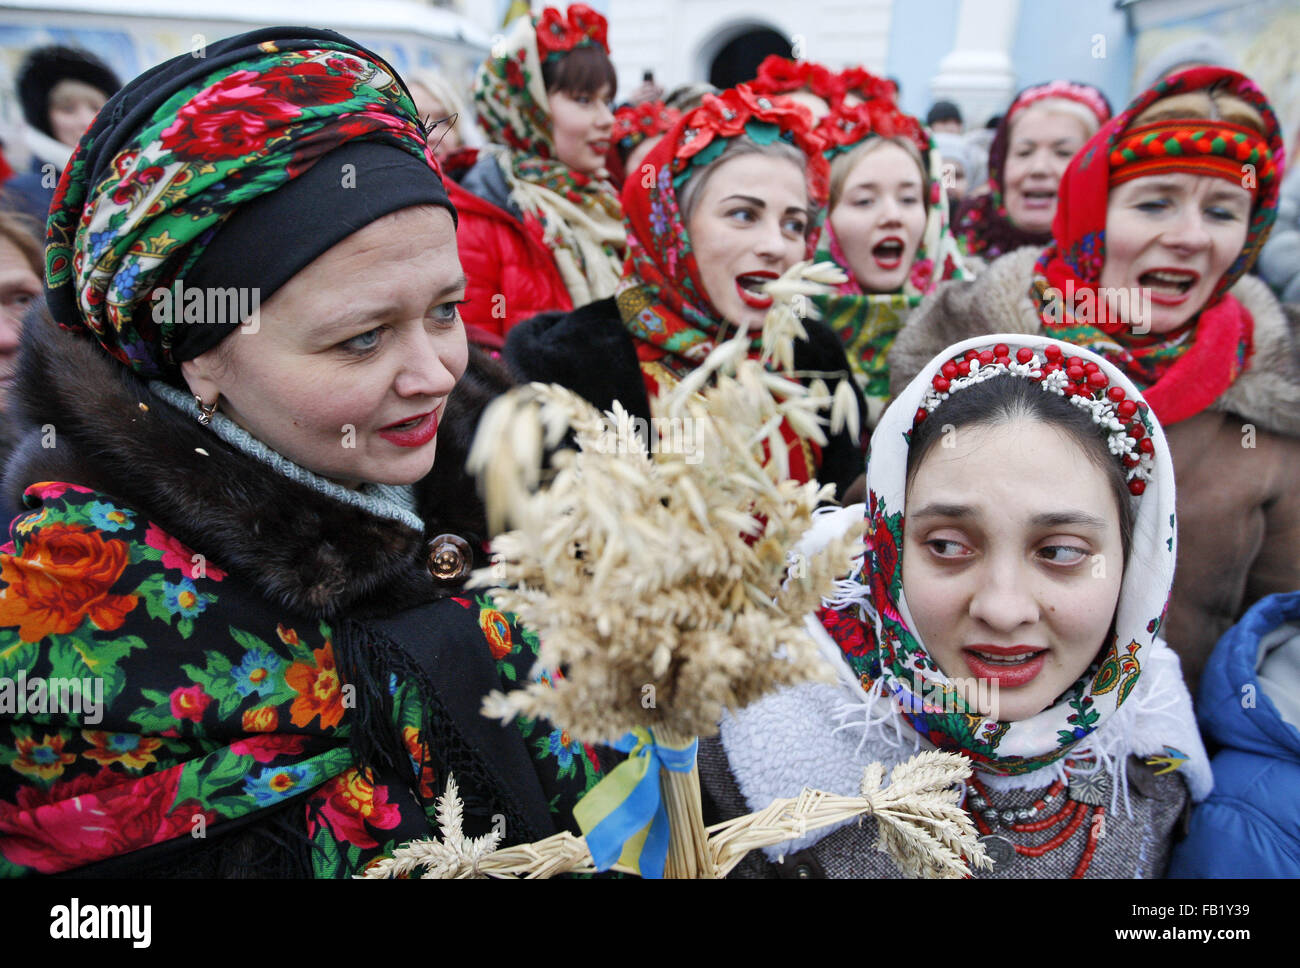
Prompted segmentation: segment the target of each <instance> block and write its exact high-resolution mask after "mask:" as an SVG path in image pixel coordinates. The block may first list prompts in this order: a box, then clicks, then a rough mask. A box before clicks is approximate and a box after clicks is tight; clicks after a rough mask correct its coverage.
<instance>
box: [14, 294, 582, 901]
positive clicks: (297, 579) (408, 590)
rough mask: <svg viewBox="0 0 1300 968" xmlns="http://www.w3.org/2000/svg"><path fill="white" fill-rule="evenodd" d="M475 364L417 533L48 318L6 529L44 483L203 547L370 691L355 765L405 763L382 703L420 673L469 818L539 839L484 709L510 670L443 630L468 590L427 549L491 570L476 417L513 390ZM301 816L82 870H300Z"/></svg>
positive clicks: (522, 783) (20, 403)
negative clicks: (220, 430) (243, 440)
mask: <svg viewBox="0 0 1300 968" xmlns="http://www.w3.org/2000/svg"><path fill="white" fill-rule="evenodd" d="M471 353H472V355H471V361H470V366H469V369H468V371H467V373H466V376H465V377H464V378H463V379H462V380H461V382H460V383H459V384H458V385H457V387H456V389H455V390H454V391H453V393H452V395H451V398H450V400H449V402H448V405H447V409H446V414H445V418H444V420H443V423H442V426H441V427H440V430H439V441H438V456H437V460H436V463H435V466H434V469H433V471H432V472H431V473H430V474H429V475H428V476H427V477H425V478H424V479H423V480H421V481H420V482H418V483H417V484H416V486H415V492H416V498H417V510H418V513H419V514H420V516H421V518H422V519H423V520H424V522H425V525H424V529H423V531H422V532H417V531H415V530H414V529H411V528H408V527H405V526H403V525H401V524H399V523H397V522H394V521H391V520H387V519H381V518H378V517H375V516H373V515H371V514H369V513H367V512H366V511H363V510H361V509H359V508H355V507H351V506H348V505H345V504H342V503H340V502H338V501H335V500H333V499H332V498H330V497H328V496H326V495H323V494H320V493H318V492H316V491H313V490H311V489H309V488H307V487H305V486H302V485H300V484H297V483H294V482H292V481H290V480H288V479H287V478H284V477H282V476H280V475H279V474H277V473H276V472H275V471H273V470H272V469H271V468H269V467H268V466H266V465H264V464H262V463H261V462H259V461H258V460H256V459H254V458H252V457H250V456H247V455H245V454H243V453H242V452H240V451H238V450H236V449H234V448H232V447H230V446H229V445H227V444H226V443H224V442H223V441H222V440H221V439H220V438H218V437H217V436H216V435H215V434H213V433H212V432H211V431H210V430H208V429H207V428H205V427H202V426H201V425H199V423H198V422H197V421H196V420H194V419H192V418H190V417H187V416H185V415H184V414H182V413H180V412H179V411H177V410H176V409H175V408H174V407H172V406H171V405H169V404H168V403H166V402H165V401H163V400H161V399H159V398H158V397H156V396H155V395H154V394H153V393H152V392H151V391H150V390H149V388H148V386H147V384H146V383H145V382H144V381H142V380H141V379H140V378H139V377H137V376H135V375H134V374H133V373H131V372H130V371H128V370H127V369H126V368H125V367H123V366H121V365H120V364H118V363H117V362H116V361H114V360H112V359H110V358H109V357H108V356H107V355H106V354H105V353H104V352H103V350H102V349H101V348H100V347H99V346H98V345H96V344H95V343H94V342H93V341H91V340H90V339H87V338H85V337H83V336H80V335H77V334H74V333H72V332H70V331H67V330H63V329H61V328H60V327H58V326H57V325H56V324H55V323H54V322H53V321H52V320H51V319H50V318H49V316H48V315H47V314H44V313H41V314H37V315H35V316H33V317H32V318H30V319H29V321H28V324H27V327H26V329H25V331H24V334H23V347H22V351H21V357H20V362H19V368H18V377H17V382H16V386H15V389H14V391H13V392H12V394H11V396H10V406H9V412H8V413H7V415H6V419H7V422H8V426H9V430H10V434H11V435H12V440H13V441H14V444H13V450H12V451H11V453H10V455H9V459H8V461H7V463H6V465H5V468H4V476H3V485H2V488H3V500H4V502H5V505H6V510H7V511H8V512H9V517H8V519H7V520H12V518H13V517H14V516H15V515H17V514H19V513H21V512H23V511H24V510H27V509H26V508H24V506H23V491H24V489H25V488H27V487H28V486H29V485H31V484H34V483H37V482H41V481H63V482H68V483H72V484H78V485H82V486H85V487H89V488H92V489H94V490H96V491H100V492H103V493H104V494H107V495H109V496H110V497H111V498H113V499H114V502H115V503H119V504H122V505H125V506H128V507H130V508H132V509H134V510H136V511H138V512H140V513H141V514H143V515H144V516H146V517H147V518H148V519H149V520H150V521H152V522H155V523H157V525H158V526H160V527H161V528H163V529H164V530H166V531H167V532H169V533H170V534H171V535H173V536H175V537H176V538H178V539H180V541H182V542H183V543H184V544H185V545H187V546H188V547H190V548H193V549H196V550H198V551H199V552H202V553H203V554H204V555H205V556H206V557H207V558H208V559H209V560H210V561H211V562H212V563H213V565H217V566H219V567H220V568H221V569H222V570H223V571H224V572H225V573H226V574H227V579H226V584H225V585H223V589H227V590H228V591H231V592H238V594H244V595H247V596H248V598H247V601H248V602H249V605H250V607H260V605H259V604H258V600H259V598H260V599H264V600H265V601H266V602H269V603H270V604H271V605H272V606H274V609H273V611H274V612H275V613H277V614H282V613H287V614H288V615H293V616H301V617H312V618H318V619H321V620H325V621H328V622H329V623H330V624H331V626H332V627H333V628H334V629H335V631H336V636H335V640H334V647H335V651H336V653H338V656H339V669H340V673H341V674H342V675H343V677H344V678H345V679H347V680H348V681H356V682H359V683H361V685H359V686H358V689H359V693H358V695H359V696H360V697H362V698H361V701H360V702H359V704H358V711H357V714H356V715H357V719H355V720H354V724H353V729H352V749H353V754H354V758H355V762H357V763H358V764H366V763H371V762H380V763H382V762H398V761H399V759H400V760H401V761H403V762H404V761H405V758H406V754H405V753H404V752H402V748H401V747H400V746H398V745H396V744H399V743H400V742H401V741H400V737H397V734H396V732H395V731H394V730H393V729H392V727H391V724H390V723H389V721H388V719H387V718H385V714H381V713H382V709H383V706H384V703H385V702H386V699H385V698H384V696H383V695H382V694H384V693H386V692H387V689H388V688H389V687H388V684H389V683H390V681H391V679H390V676H391V675H397V676H399V678H400V677H406V678H408V679H411V680H413V681H414V682H415V683H416V685H417V686H418V688H419V690H420V695H421V697H422V698H423V699H424V705H425V708H427V709H429V710H431V712H430V713H429V716H430V720H429V724H428V729H429V733H428V734H427V735H428V736H429V738H430V747H431V748H432V749H433V751H434V752H433V755H434V757H435V767H436V773H437V775H438V776H439V777H440V778H442V777H445V776H447V775H448V774H450V773H452V772H454V773H455V776H456V779H457V781H458V782H459V783H460V785H461V789H462V794H463V795H464V796H465V797H466V802H467V810H468V804H469V803H470V802H471V800H470V797H471V796H473V797H474V798H475V802H477V803H479V804H481V805H482V810H481V811H480V812H482V813H484V815H485V816H491V815H494V814H495V813H496V812H498V811H499V812H500V814H501V815H502V816H505V817H507V818H509V821H508V822H509V827H508V829H510V831H511V838H510V839H511V841H512V842H520V841H527V840H534V839H540V838H542V837H545V836H548V835H550V834H552V833H554V832H556V830H557V829H558V827H557V824H558V825H565V824H567V819H566V818H565V817H563V816H561V815H556V814H553V811H552V808H551V804H550V800H551V799H552V798H551V797H550V796H549V795H548V793H547V792H546V791H545V790H544V789H543V786H542V785H541V782H540V781H539V776H538V774H537V772H535V770H534V767H533V764H532V757H531V754H530V752H529V750H528V749H527V748H526V746H525V742H524V739H523V737H522V736H521V735H520V733H519V732H518V731H516V730H514V729H510V728H502V727H501V726H500V724H498V723H495V722H493V721H490V720H488V719H486V718H484V717H483V716H482V715H480V713H479V708H478V707H479V702H480V699H481V697H482V696H483V695H484V694H485V693H486V692H487V691H489V690H490V689H494V688H497V689H499V688H502V685H503V684H502V679H501V676H500V674H499V673H498V671H497V666H496V664H495V662H494V660H493V658H492V656H491V653H490V652H489V651H488V649H487V648H486V647H483V648H466V647H463V646H464V642H463V641H462V640H460V639H455V638H449V637H448V636H445V635H443V634H442V630H441V628H440V624H439V623H440V619H439V618H438V616H439V615H442V614H445V612H443V611H442V610H441V608H443V607H446V606H447V605H448V603H446V602H442V601H440V600H441V599H443V598H445V597H446V596H448V595H449V594H452V593H453V592H454V591H456V590H457V589H456V588H455V587H448V586H440V585H439V584H438V583H436V582H435V580H434V579H433V577H432V576H431V574H430V572H429V569H428V558H429V550H428V547H427V543H428V541H429V539H430V538H432V537H433V536H435V535H438V534H441V533H445V532H451V533H454V534H458V535H460V536H461V537H463V538H465V539H466V540H467V541H468V542H469V544H470V546H471V548H473V549H474V551H475V553H476V556H478V558H479V560H478V561H477V562H475V564H478V565H481V564H482V563H483V560H482V552H481V547H482V542H483V539H484V537H485V527H484V524H483V513H482V512H483V509H482V506H481V504H480V503H479V501H478V498H477V497H476V495H475V489H474V486H473V482H472V481H471V479H470V478H469V477H468V476H467V475H466V473H465V471H464V470H463V466H464V459H465V455H466V453H467V451H468V447H469V444H470V441H471V440H472V437H473V434H474V430H475V428H476V425H477V420H478V416H479V414H480V413H481V411H482V409H483V408H484V406H485V405H486V403H487V402H488V401H489V400H490V399H491V398H492V397H493V396H495V395H496V394H497V393H499V392H500V391H501V390H502V389H504V388H505V387H507V386H508V384H509V380H508V377H506V375H505V372H504V369H503V368H502V367H500V366H499V365H498V364H496V363H494V362H493V361H492V360H491V359H489V358H487V357H486V356H482V355H478V354H477V353H476V352H475V351H471ZM241 589H242V591H240V590H241ZM377 642H378V643H386V644H385V645H383V646H379V645H374V646H372V645H371V643H377ZM480 644H482V643H480ZM195 648H196V649H198V648H199V644H198V643H197V642H196V645H195ZM353 673H355V678H354V676H353ZM376 683H379V684H382V688H381V687H380V686H378V685H376ZM375 697H378V698H377V699H376V698H375ZM372 700H373V701H372ZM367 703H369V705H367ZM367 709H369V710H370V712H366V710H367ZM376 710H380V711H381V712H376ZM389 734H392V735H389ZM395 737H396V738H395ZM295 810H296V814H295ZM302 815H303V812H302V808H301V806H300V805H297V806H295V805H294V804H293V803H290V804H289V805H288V806H286V808H285V809H283V810H279V809H277V810H276V811H271V812H269V814H268V815H258V819H257V820H256V821H255V822H253V823H250V824H248V826H246V827H243V828H240V829H237V830H235V831H234V832H232V833H229V834H226V835H224V836H221V837H216V838H213V839H212V841H211V842H209V843H206V844H203V845H201V846H197V845H195V844H193V843H191V842H190V838H188V837H184V838H179V839H178V840H177V841H175V842H171V843H168V844H159V845H156V847H150V848H145V849H144V850H140V851H136V852H134V853H131V854H126V855H123V856H120V857H116V858H112V859H110V860H109V861H105V862H100V863H98V864H93V865H91V866H90V867H89V868H79V869H78V870H76V872H75V874H76V876H80V877H93V876H131V877H158V876H209V877H210V876H250V875H253V876H257V875H266V874H274V875H280V876H283V875H305V874H307V873H309V871H310V855H309V854H307V853H305V852H304V846H303V840H302V830H301V827H302V823H303V820H302ZM467 819H468V818H467ZM295 837H296V838H297V839H295ZM145 855H147V856H145Z"/></svg>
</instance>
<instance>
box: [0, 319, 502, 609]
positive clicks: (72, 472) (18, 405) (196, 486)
mask: <svg viewBox="0 0 1300 968" xmlns="http://www.w3.org/2000/svg"><path fill="white" fill-rule="evenodd" d="M471 368H472V373H471V374H468V375H467V379H466V380H465V381H464V385H465V389H464V391H463V392H462V390H461V387H460V386H459V385H458V387H457V390H456V391H455V392H453V394H452V397H451V400H449V401H448V405H447V414H446V418H445V419H444V422H443V428H442V429H440V432H439V440H438V458H437V462H436V464H435V466H434V470H433V471H432V472H431V473H430V474H429V475H428V476H427V477H426V478H425V479H424V480H422V481H420V482H418V483H417V484H416V487H415V491H416V498H417V511H418V513H419V514H420V516H421V517H422V518H423V519H424V521H425V522H426V524H425V528H424V533H423V534H420V533H417V532H416V531H414V530H412V529H410V528H407V527H404V526H402V525H400V524H398V523H396V522H394V521H391V520H388V519H385V518H378V517H375V516H373V515H371V514H369V513H368V512H366V511H363V510H361V509H360V508H355V507H352V506H350V505H346V504H342V503H340V502H338V501H335V500H333V499H331V498H329V497H327V496H325V495H323V494H320V493H318V492H316V491H313V490H311V489H310V488H308V487H305V486H302V485H300V484H296V483H294V482H292V481H289V480H288V479H286V478H283V477H281V476H280V475H278V474H276V473H275V472H274V471H272V470H271V469H270V468H269V467H267V466H266V465H265V464H262V463H261V462H260V461H257V460H256V459H254V458H252V457H249V456H247V455H246V454H243V453H242V452H240V451H238V450H236V449H234V448H232V447H230V446H229V445H227V444H226V443H224V442H223V441H222V440H221V439H220V438H218V437H217V436H216V435H215V434H213V433H211V432H210V431H208V430H206V429H205V428H203V427H201V426H200V425H199V424H198V422H197V421H195V420H193V419H191V418H189V417H187V416H186V415H184V414H182V413H180V412H178V411H177V410H175V409H174V408H173V407H171V406H170V405H168V404H167V403H165V402H164V401H162V400H160V399H158V398H156V397H154V396H153V395H152V394H151V393H150V391H149V389H148V386H147V385H146V384H145V382H144V381H142V380H140V379H139V378H138V377H136V376H135V375H134V374H133V373H131V372H130V371H129V370H127V369H126V367H124V366H121V365H120V364H118V363H117V362H116V361H114V360H112V359H110V358H109V357H108V356H107V355H106V354H105V353H104V351H103V350H102V349H101V348H100V347H99V346H98V345H97V344H95V343H94V342H93V341H91V340H90V339H87V338H85V337H82V336H80V335H78V334H75V333H73V332H70V331H68V330H64V329H62V328H60V327H59V326H58V325H57V324H55V323H54V322H53V320H52V319H50V317H49V316H48V314H47V313H41V314H39V315H33V316H32V317H30V318H29V320H28V325H27V327H26V329H25V330H24V333H23V348H22V355H21V358H20V361H19V367H18V375H17V381H16V385H15V387H14V391H13V396H12V400H13V403H12V405H11V406H12V411H13V412H12V415H11V419H12V420H13V421H14V427H15V430H16V436H17V443H16V446H15V449H14V452H13V453H12V455H11V457H10V459H9V461H8V463H7V464H6V467H5V474H4V480H3V484H2V485H0V494H2V495H3V500H4V502H5V504H6V507H7V509H8V510H9V511H10V513H11V514H13V513H18V512H19V511H20V510H21V509H22V492H23V490H24V489H25V488H26V487H28V486H29V485H31V484H33V483H36V482H38V481H48V480H59V481H67V482H69V483H73V484H81V485H83V486H86V487H91V488H94V489H95V490H99V491H103V492H104V493H106V494H108V495H111V496H112V497H113V498H115V499H117V500H119V501H121V502H123V503H124V504H126V505H128V506H130V507H133V508H135V509H136V510H138V511H139V512H140V513H142V514H144V515H146V516H147V517H148V518H149V519H150V520H152V521H154V522H156V523H157V524H158V525H159V526H160V527H162V528H163V529H164V530H166V531H168V532H170V533H171V534H173V535H175V536H176V537H177V538H179V539H180V540H181V541H183V542H184V543H185V544H187V545H189V546H190V547H192V548H194V549H195V550H196V551H200V552H202V553H203V554H205V555H207V556H208V557H209V558H210V559H211V561H212V562H213V564H215V565H218V566H219V567H221V568H222V569H225V570H229V571H230V572H232V573H234V574H236V575H239V576H241V577H243V578H245V579H247V580H249V581H251V582H253V583H254V584H255V585H256V587H258V588H259V589H261V590H262V592H263V594H264V595H265V596H266V597H267V598H268V599H270V600H271V601H273V602H277V603H280V604H282V605H284V606H285V607H287V608H289V609H292V610H295V611H300V612H305V613H307V614H311V615H315V616H319V617H322V618H329V617H332V616H336V615H338V614H340V613H342V612H344V611H347V613H348V614H349V615H351V616H352V617H355V618H364V617H367V616H368V615H372V614H389V613H391V612H393V611H395V610H398V609H401V608H405V607H410V606H412V605H415V604H418V603H420V602H424V601H429V600H432V599H434V598H437V597H439V595H440V594H442V593H445V591H446V590H445V589H441V590H440V589H439V588H437V587H436V586H435V584H434V582H433V579H432V578H431V577H430V576H429V573H428V571H427V570H426V560H427V552H426V550H425V542H426V540H427V539H428V538H430V537H432V536H433V535H435V534H438V533H440V532H444V531H450V532H454V533H458V534H461V535H462V536H464V537H466V538H467V539H468V540H469V541H470V544H471V546H473V547H477V546H478V545H479V544H480V543H481V541H482V539H483V537H484V534H485V530H486V529H485V526H484V525H483V523H482V514H481V505H479V504H478V503H477V502H478V499H477V497H476V495H475V494H474V489H473V484H472V481H471V480H470V479H469V477H468V476H467V475H466V474H465V472H464V469H463V468H464V458H465V455H466V452H467V448H468V442H469V440H470V439H471V438H472V436H473V431H474V427H475V425H476V424H477V418H478V414H479V413H480V412H481V409H482V407H483V406H484V405H485V403H486V401H487V400H489V399H490V398H491V396H493V395H495V393H496V392H499V391H500V389H501V388H503V387H504V386H506V385H508V377H506V376H505V375H504V372H503V371H502V370H501V368H500V367H499V366H494V365H492V364H491V361H487V363H486V365H485V364H484V358H483V357H482V356H481V355H475V356H473V357H472V362H471ZM141 404H143V405H144V406H143V407H142V406H141ZM146 408H147V409H146ZM50 428H52V431H53V444H54V446H52V447H45V446H42V443H43V442H44V441H48V440H49V439H50V438H49V435H48V434H47V433H46V430H47V429H50ZM200 449H202V450H204V451H206V452H207V454H206V456H205V455H204V454H201V453H199V450H200ZM477 563H479V564H481V563H482V562H481V561H480V562H477Z"/></svg>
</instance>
